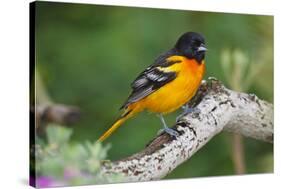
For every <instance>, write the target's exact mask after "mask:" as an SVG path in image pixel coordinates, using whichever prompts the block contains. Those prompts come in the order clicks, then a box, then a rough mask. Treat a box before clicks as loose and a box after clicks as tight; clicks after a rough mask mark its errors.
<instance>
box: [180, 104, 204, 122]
mask: <svg viewBox="0 0 281 189" xmlns="http://www.w3.org/2000/svg"><path fill="white" fill-rule="evenodd" d="M200 112H201V111H200V109H199V108H197V107H194V108H186V109H184V111H183V112H182V113H181V114H180V115H179V116H178V117H177V118H176V122H178V121H180V120H181V118H182V117H184V116H186V115H187V114H190V113H197V114H199V113H200Z"/></svg>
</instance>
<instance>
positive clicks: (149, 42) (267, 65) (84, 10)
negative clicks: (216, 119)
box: [36, 2, 273, 178]
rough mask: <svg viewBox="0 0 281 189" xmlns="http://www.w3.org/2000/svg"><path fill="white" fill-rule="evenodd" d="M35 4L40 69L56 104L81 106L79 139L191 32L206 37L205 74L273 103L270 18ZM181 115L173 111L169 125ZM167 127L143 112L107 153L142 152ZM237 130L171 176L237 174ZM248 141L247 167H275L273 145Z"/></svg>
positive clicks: (93, 133) (103, 124)
mask: <svg viewBox="0 0 281 189" xmlns="http://www.w3.org/2000/svg"><path fill="white" fill-rule="evenodd" d="M36 8H37V9H36V66H37V71H38V73H39V74H40V77H41V79H42V81H43V82H44V85H45V87H46V89H47V91H48V93H49V95H50V97H51V98H52V100H53V101H54V102H58V103H63V104H68V105H75V106H78V107H80V108H81V110H82V117H81V120H80V121H79V122H78V123H77V124H75V125H73V129H74V132H73V137H72V140H73V141H76V142H82V141H85V140H90V141H93V142H94V141H95V140H97V138H98V137H99V136H100V135H101V134H102V133H103V132H104V131H105V130H106V129H108V128H109V127H110V126H111V123H113V121H114V120H115V119H116V118H117V116H118V115H119V112H118V111H119V110H118V109H119V107H120V105H122V103H123V102H124V101H125V100H126V98H127V96H128V94H129V92H130V87H129V86H130V83H131V81H133V80H134V79H135V77H136V76H137V74H139V73H140V72H141V71H142V70H143V69H144V68H145V67H146V66H148V65H149V64H151V63H152V62H153V60H154V59H155V58H156V57H157V56H158V55H159V54H161V53H162V52H165V51H166V50H168V49H170V48H171V47H172V46H173V45H174V44H175V42H176V40H177V38H178V37H179V36H180V35H181V34H183V33H184V32H187V31H197V32H199V33H202V34H203V35H204V36H205V38H206V44H207V47H208V49H209V51H208V52H207V56H206V66H207V73H206V76H205V78H207V77H208V76H214V77H216V78H218V79H220V80H221V81H223V82H224V84H225V85H227V86H228V87H229V88H234V89H236V90H242V91H245V92H251V93H255V94H256V95H257V96H258V97H260V98H262V99H265V100H267V101H270V102H272V101H273V17H271V16H256V15H240V14H224V13H210V12H195V11H180V10H163V9H150V8H129V7H117V6H100V5H99V6H96V5H86V4H65V3H49V2H37V4H36ZM222 61H223V62H222ZM239 61H240V62H242V63H237V62H239ZM225 62H228V63H225ZM225 64H227V65H225ZM237 73H238V74H237ZM250 76H251V77H250ZM248 80H249V82H248V85H247V86H244V82H245V81H248ZM240 84H241V85H240ZM178 114H179V111H177V112H175V113H172V114H170V115H168V116H167V121H168V123H169V124H170V125H172V124H173V123H174V122H175V117H176V115H178ZM160 128H161V123H160V121H159V119H158V118H157V117H156V116H155V115H153V114H149V113H146V112H143V113H140V114H139V115H138V116H137V117H135V118H133V119H131V120H129V121H127V122H126V123H125V124H124V125H123V126H122V127H121V128H120V129H118V130H117V132H115V133H114V134H113V135H112V136H111V137H110V138H109V139H108V140H107V141H106V143H111V144H112V148H111V149H110V150H109V154H108V158H109V159H111V160H116V159H120V158H124V157H126V156H128V155H131V154H133V153H135V152H138V151H139V150H141V149H143V148H144V146H145V145H146V144H147V143H148V141H150V140H151V139H152V138H153V137H154V136H155V135H156V133H157V131H158V130H159V129H160ZM230 136H231V135H230V134H229V133H222V134H219V135H218V136H216V137H215V138H214V139H212V140H211V141H210V142H209V143H208V144H207V145H206V146H205V147H204V148H203V149H201V150H200V151H199V152H197V154H196V155H194V156H193V157H192V158H191V159H190V160H189V161H187V162H185V163H184V164H182V165H181V166H179V167H178V168H177V169H175V170H174V171H173V172H172V173H171V174H169V175H168V176H167V178H186V177H197V176H216V175H232V174H235V171H234V165H233V160H232V155H231V152H232V149H231V138H230ZM244 145H245V160H246V172H247V173H263V172H273V146H272V144H267V143H264V142H260V141H256V140H253V139H244Z"/></svg>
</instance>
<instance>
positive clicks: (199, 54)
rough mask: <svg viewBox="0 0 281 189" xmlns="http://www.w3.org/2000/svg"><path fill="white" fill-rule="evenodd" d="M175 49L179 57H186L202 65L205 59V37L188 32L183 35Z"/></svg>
mask: <svg viewBox="0 0 281 189" xmlns="http://www.w3.org/2000/svg"><path fill="white" fill-rule="evenodd" d="M175 48H176V50H177V52H178V53H179V55H182V56H185V57H187V58H189V59H195V60H196V61H197V62H198V63H201V62H202V60H203V59H204V58H205V52H206V50H207V48H206V47H205V40H204V37H203V36H202V35H201V34H199V33H195V32H187V33H185V34H183V35H182V36H181V37H180V38H179V39H178V41H177V43H176V45H175Z"/></svg>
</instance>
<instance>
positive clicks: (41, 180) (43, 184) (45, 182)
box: [36, 176, 56, 188]
mask: <svg viewBox="0 0 281 189" xmlns="http://www.w3.org/2000/svg"><path fill="white" fill-rule="evenodd" d="M36 186H37V187H39V188H47V187H53V186H56V182H55V180H54V179H53V178H51V177H46V176H41V177H38V178H37V179H36Z"/></svg>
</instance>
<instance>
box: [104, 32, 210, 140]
mask: <svg viewBox="0 0 281 189" xmlns="http://www.w3.org/2000/svg"><path fill="white" fill-rule="evenodd" d="M206 50H207V49H206V47H205V40H204V37H203V36H202V35H201V34H199V33H195V32H187V33H185V34H183V35H182V36H181V37H180V38H179V39H178V41H177V43H176V44H175V46H174V47H173V48H172V49H170V50H169V51H167V52H165V53H164V54H162V55H160V56H159V57H158V58H157V59H156V60H155V62H154V63H153V64H152V65H150V66H148V67H147V68H146V69H145V70H144V71H143V72H141V74H139V76H138V77H137V78H136V79H135V80H134V81H133V82H132V84H131V88H132V92H131V94H130V95H129V97H128V99H127V101H126V102H125V103H124V104H123V106H122V107H121V109H123V113H122V114H121V116H120V117H119V118H118V119H117V121H116V122H115V123H114V124H113V125H112V126H111V128H110V129H109V130H107V131H106V132H105V133H104V134H103V135H102V136H101V137H100V138H99V141H103V140H105V139H106V138H107V137H108V136H109V135H111V134H112V132H113V131H115V130H116V129H117V128H118V127H119V126H121V125H122V123H123V122H125V121H126V120H127V119H129V118H130V117H132V116H134V115H135V114H137V113H139V112H141V111H143V110H148V111H150V112H154V113H157V114H158V115H160V118H161V121H162V123H163V125H164V131H166V132H167V133H168V134H170V135H176V131H174V130H172V129H170V128H168V127H167V125H166V123H165V121H164V118H163V116H162V115H163V114H167V113H170V112H173V111H175V110H176V109H178V108H180V107H181V106H183V105H184V104H186V103H188V101H189V100H190V99H191V98H192V97H193V96H194V95H195V93H196V91H197V89H198V88H199V86H200V83H201V81H202V78H203V75H204V73H205V62H204V58H205V51H206Z"/></svg>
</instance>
